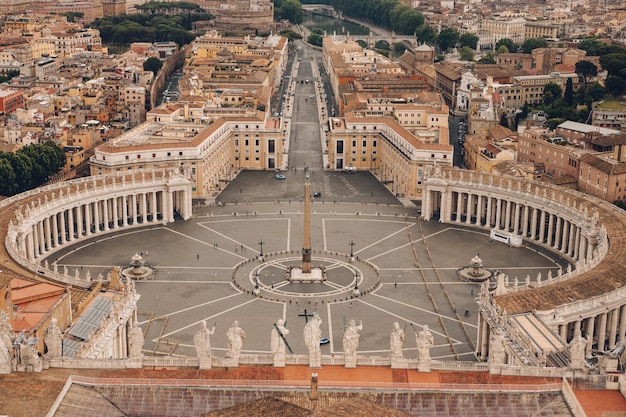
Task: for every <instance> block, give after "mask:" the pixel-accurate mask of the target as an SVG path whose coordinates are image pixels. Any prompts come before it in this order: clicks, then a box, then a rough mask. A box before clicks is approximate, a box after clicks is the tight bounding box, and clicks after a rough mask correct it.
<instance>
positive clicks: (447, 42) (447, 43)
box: [437, 28, 460, 52]
mask: <svg viewBox="0 0 626 417" xmlns="http://www.w3.org/2000/svg"><path fill="white" fill-rule="evenodd" d="M459 36H460V35H459V32H457V31H456V30H454V29H451V28H445V29H442V30H441V32H439V35H438V36H437V45H439V48H440V49H441V50H442V51H444V52H445V51H447V50H448V49H450V48H454V46H455V45H456V43H457V42H458V41H459Z"/></svg>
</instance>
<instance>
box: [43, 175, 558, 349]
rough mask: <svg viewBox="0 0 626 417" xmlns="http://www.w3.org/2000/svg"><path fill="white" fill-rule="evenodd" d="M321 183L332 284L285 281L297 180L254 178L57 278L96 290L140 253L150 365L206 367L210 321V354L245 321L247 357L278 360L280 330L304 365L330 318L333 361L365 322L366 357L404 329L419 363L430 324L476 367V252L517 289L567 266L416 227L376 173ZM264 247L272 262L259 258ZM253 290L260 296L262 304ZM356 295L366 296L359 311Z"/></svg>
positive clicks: (320, 249) (317, 208)
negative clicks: (78, 280)
mask: <svg viewBox="0 0 626 417" xmlns="http://www.w3.org/2000/svg"><path fill="white" fill-rule="evenodd" d="M268 177H269V178H268ZM313 177H315V179H313ZM310 178H312V181H313V184H314V186H313V187H312V191H315V190H316V189H317V188H316V186H315V184H319V185H320V187H321V186H322V185H323V188H319V189H323V191H324V194H323V195H322V197H320V198H316V199H314V201H313V204H312V215H311V237H312V250H313V253H312V258H313V262H312V264H313V266H314V267H315V266H319V265H324V266H325V267H326V269H327V271H328V280H327V281H325V282H316V283H298V282H289V281H288V280H286V278H285V276H286V275H285V271H287V270H288V268H289V267H299V266H300V260H301V254H300V250H301V248H302V233H303V227H302V225H303V216H302V212H303V204H302V193H303V187H302V184H303V180H304V174H303V173H300V172H299V171H298V172H291V173H288V175H287V179H286V180H276V179H274V178H273V174H272V173H269V172H244V173H242V174H241V175H240V176H239V177H237V178H236V179H235V180H234V181H233V182H232V183H231V184H230V185H229V187H228V188H227V189H226V190H225V191H224V192H223V194H222V195H221V198H220V204H221V205H216V206H196V207H194V218H193V219H191V220H189V221H182V220H178V221H176V222H175V223H172V224H169V225H166V226H152V227H147V228H143V229H134V230H126V231H123V232H120V233H117V234H111V235H108V236H99V237H98V238H97V239H93V240H90V241H83V242H81V243H79V244H77V245H76V246H74V247H71V248H68V249H67V250H64V251H63V252H59V253H57V254H55V258H58V262H59V266H60V267H63V266H64V265H66V266H67V267H68V268H69V269H70V270H73V269H74V268H76V267H78V268H83V269H85V270H89V271H90V273H91V276H92V277H95V276H97V275H98V274H100V273H101V274H103V275H106V273H107V272H108V271H109V270H110V269H111V268H112V267H114V266H126V265H128V264H129V263H130V258H131V256H132V255H134V254H135V253H139V254H141V255H142V256H143V257H144V259H145V260H146V263H147V264H149V265H151V266H153V267H155V268H157V272H156V274H155V277H154V279H153V280H151V281H141V282H137V285H136V286H137V291H138V293H139V294H141V299H140V301H139V321H140V324H141V326H142V327H143V329H144V332H145V334H146V343H145V345H144V349H145V351H146V353H147V354H151V353H154V354H173V355H195V350H194V348H193V334H194V332H195V331H196V330H197V329H198V328H199V327H200V322H201V321H202V320H206V321H207V323H208V326H209V328H211V327H212V326H213V325H215V328H216V332H215V335H214V336H213V337H212V340H211V344H212V346H213V351H214V354H216V355H218V356H223V355H224V354H225V348H226V331H227V330H228V328H229V327H230V326H231V325H232V323H233V321H235V320H238V321H239V322H240V325H241V327H242V328H243V330H244V331H245V332H246V339H245V340H244V345H243V353H244V354H246V353H269V352H270V332H271V330H272V328H273V323H274V322H276V321H277V320H278V319H280V318H282V319H284V320H286V322H287V328H288V329H289V335H288V336H287V340H288V342H289V344H290V346H291V348H292V349H293V352H294V354H306V352H307V349H306V347H305V344H304V339H303V328H304V325H305V316H304V314H305V310H306V314H312V313H313V312H317V313H318V314H319V315H320V317H321V318H322V321H323V324H322V330H323V337H326V338H328V339H329V340H330V343H329V344H327V345H324V346H322V353H323V354H341V353H342V350H343V347H342V337H343V331H344V327H345V326H346V325H347V323H348V322H349V321H350V320H351V319H354V320H356V322H357V324H358V323H359V322H360V321H363V330H362V331H361V338H360V344H359V347H358V353H359V355H365V356H367V355H376V356H388V355H389V337H390V332H391V329H392V326H393V323H394V322H396V321H397V322H399V323H400V325H401V327H402V328H403V329H404V331H405V334H406V340H405V343H404V356H405V357H416V356H417V351H416V348H415V346H416V345H415V336H414V335H415V332H416V331H420V330H421V329H422V327H423V326H424V325H428V326H429V328H430V330H431V332H432V333H433V335H434V338H435V346H434V348H433V350H432V354H433V358H434V359H439V360H474V359H475V358H474V355H473V351H474V343H475V340H476V324H477V318H478V314H477V305H476V301H475V297H476V296H477V295H478V292H479V284H476V283H467V282H462V281H460V280H459V279H458V278H457V276H456V270H457V268H460V267H463V266H466V265H467V264H468V263H469V260H470V259H471V258H472V257H474V256H475V255H476V254H477V253H479V254H480V257H481V258H482V260H483V262H484V265H485V267H486V268H490V269H493V270H501V271H503V272H504V273H506V274H508V275H509V276H510V277H511V278H513V277H515V276H517V277H519V278H520V280H522V279H524V278H525V277H526V275H530V276H531V277H533V278H535V277H536V276H537V274H538V273H541V274H542V275H543V276H546V274H547V273H548V270H552V273H553V275H554V274H555V273H556V271H557V269H558V267H559V265H561V266H563V265H565V264H564V261H563V260H562V259H560V258H558V256H557V255H555V254H552V253H549V252H545V251H543V252H542V251H541V250H540V249H538V248H536V247H534V246H531V247H528V246H524V247H523V248H511V247H508V246H505V245H503V244H500V243H496V242H491V241H490V240H489V236H488V232H487V231H485V230H476V229H472V228H467V227H464V226H462V225H455V224H442V223H438V222H422V221H419V220H418V219H417V216H416V214H417V210H416V208H415V207H404V206H402V205H400V204H399V202H398V201H397V200H396V199H395V198H394V197H393V196H392V195H391V193H389V192H388V191H387V190H386V188H385V187H384V186H383V185H381V184H380V183H379V182H378V181H376V179H375V178H374V177H373V176H372V175H370V174H369V173H359V174H342V173H336V172H323V171H319V172H317V173H316V174H315V175H312V174H310ZM316 181H319V182H316ZM254 184H258V185H257V186H255V185H254ZM298 190H300V191H299V192H298ZM235 200H237V203H235ZM260 242H263V245H262V246H263V248H262V249H263V253H264V254H267V255H266V257H265V259H264V261H263V262H261V261H259V260H258V259H257V258H258V256H259V254H260V251H261V244H260ZM350 242H353V243H354V245H353V246H351V245H350ZM525 244H527V242H526V241H525ZM351 250H352V251H353V255H354V261H353V262H351V261H350V257H349V253H350V251H351ZM255 284H258V286H259V288H260V290H261V295H262V297H257V296H255V295H253V294H252V290H253V289H254V286H255ZM355 285H357V286H358V288H359V290H360V291H362V292H363V294H362V295H361V296H359V297H355V298H353V297H352V294H353V291H354V286H355Z"/></svg>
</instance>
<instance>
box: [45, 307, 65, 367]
mask: <svg viewBox="0 0 626 417" xmlns="http://www.w3.org/2000/svg"><path fill="white" fill-rule="evenodd" d="M44 342H45V343H46V348H47V349H48V356H50V357H51V358H60V357H61V356H63V335H62V334H61V329H60V328H59V326H58V325H57V319H56V317H52V320H50V325H49V326H48V329H47V330H46V334H45V336H44Z"/></svg>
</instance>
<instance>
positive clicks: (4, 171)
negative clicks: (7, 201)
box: [0, 141, 65, 196]
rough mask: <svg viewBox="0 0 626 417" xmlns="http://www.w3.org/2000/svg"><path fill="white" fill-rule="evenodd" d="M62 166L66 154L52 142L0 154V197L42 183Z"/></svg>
mask: <svg viewBox="0 0 626 417" xmlns="http://www.w3.org/2000/svg"><path fill="white" fill-rule="evenodd" d="M64 165H65V152H63V149H61V148H60V147H59V146H58V145H57V144H56V143H55V142H53V141H46V142H44V143H41V144H34V145H28V146H24V147H23V148H21V149H19V150H18V151H17V152H15V153H9V152H0V178H2V181H0V195H4V196H12V195H15V194H18V193H21V192H24V191H27V190H30V189H32V188H36V187H39V186H40V185H42V184H44V183H45V182H46V181H47V180H48V177H50V176H51V175H53V174H55V173H57V172H58V171H59V170H60V169H61V168H63V166H64Z"/></svg>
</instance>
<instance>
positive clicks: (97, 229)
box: [93, 201, 101, 233]
mask: <svg viewBox="0 0 626 417" xmlns="http://www.w3.org/2000/svg"><path fill="white" fill-rule="evenodd" d="M100 204H101V203H100V201H94V203H93V224H94V230H95V233H100Z"/></svg>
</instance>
